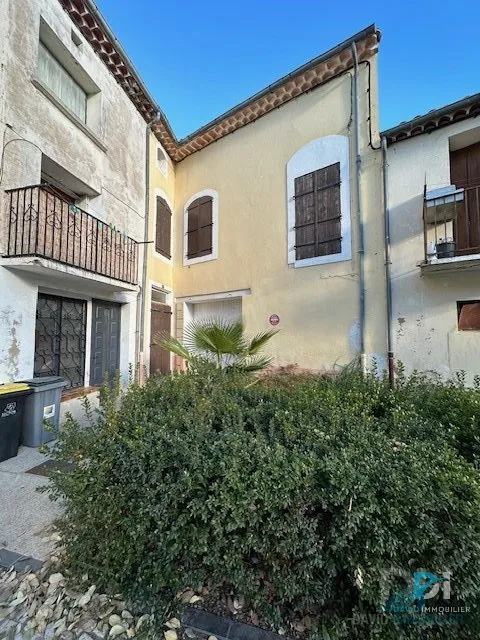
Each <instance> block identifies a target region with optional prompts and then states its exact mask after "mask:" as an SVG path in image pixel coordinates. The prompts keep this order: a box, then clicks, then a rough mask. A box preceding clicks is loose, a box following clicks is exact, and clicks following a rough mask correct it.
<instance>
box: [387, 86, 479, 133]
mask: <svg viewBox="0 0 480 640" xmlns="http://www.w3.org/2000/svg"><path fill="white" fill-rule="evenodd" d="M478 115H480V93H476V94H474V95H472V96H467V97H466V98H462V99H461V100H458V101H457V102H453V103H452V104H447V105H446V106H444V107H441V108H440V109H433V110H432V111H429V112H428V113H425V114H424V115H422V116H416V117H415V118H413V119H412V120H409V121H408V122H401V123H400V124H398V125H397V126H395V127H392V128H391V129H387V130H386V131H384V132H383V133H382V134H381V135H382V137H385V138H386V139H387V144H389V145H391V144H394V143H395V142H401V141H402V140H408V139H409V138H413V137H415V136H419V135H422V134H424V133H431V132H432V131H435V130H436V129H441V128H442V127H447V126H448V125H450V124H453V123H455V122H460V121H461V120H466V119H467V118H475V117H476V116H478Z"/></svg>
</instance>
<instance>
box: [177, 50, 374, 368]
mask: <svg viewBox="0 0 480 640" xmlns="http://www.w3.org/2000/svg"><path fill="white" fill-rule="evenodd" d="M376 77H377V76H376V61H375V60H372V93H371V97H372V105H373V111H372V128H373V134H374V142H375V141H376V142H377V143H378V137H377V112H376V105H377V86H376ZM360 102H361V111H360V120H361V155H362V162H363V168H362V177H361V180H362V197H363V207H364V221H365V241H366V260H365V270H366V290H367V323H366V324H367V330H366V350H367V352H368V354H370V355H378V357H379V358H381V359H382V358H383V356H384V353H385V310H384V308H385V304H384V279H383V244H382V234H383V219H382V197H381V185H382V183H381V158H380V153H379V152H378V151H373V150H372V149H371V148H370V147H369V146H368V126H367V115H368V114H367V68H366V66H365V65H362V66H361V82H360ZM353 131H354V129H353V123H352V120H351V79H350V76H349V75H344V76H342V77H339V78H336V79H334V80H332V81H330V82H329V83H328V84H326V85H324V86H323V87H320V88H318V89H316V90H314V91H312V92H311V93H308V94H305V95H302V96H301V97H299V98H297V99H295V100H293V101H291V102H289V103H288V104H286V105H285V106H283V107H281V108H280V109H277V110H275V111H273V112H271V113H269V114H267V115H265V116H264V117H262V118H260V119H259V120H258V121H256V122H254V123H252V124H250V125H248V126H246V127H244V128H242V129H240V130H238V131H236V132H235V133H233V134H231V135H229V136H227V137H225V138H223V139H221V140H219V141H218V142H215V143H214V144H211V145H210V146H208V147H206V148H205V149H204V150H202V151H200V152H197V153H195V154H193V155H192V156H190V157H188V158H186V159H185V160H183V161H182V162H180V163H179V164H178V165H177V168H176V181H175V247H174V290H175V295H176V296H177V297H185V296H191V295H206V294H216V293H221V292H226V291H232V290H239V289H250V290H251V294H250V295H245V296H244V297H243V318H244V321H245V323H246V326H247V329H248V330H249V331H250V332H251V333H256V332H259V331H264V330H267V329H269V328H270V325H269V322H268V319H269V316H270V315H271V314H274V313H275V314H278V315H279V316H280V324H279V326H278V328H279V329H280V333H279V334H278V335H277V336H276V337H275V338H274V340H273V341H272V342H271V343H270V353H271V354H272V355H273V356H274V358H275V364H277V365H285V364H291V363H297V364H299V365H300V366H302V367H308V368H314V369H320V368H328V369H329V368H331V367H332V366H334V365H335V363H339V364H345V363H348V362H350V361H351V360H352V359H353V358H354V357H355V355H356V353H357V348H358V307H359V304H358V290H359V289H358V255H357V237H356V231H355V228H356V191H355V160H354V144H353V137H352V135H353ZM334 134H337V135H338V134H341V135H347V136H348V137H349V138H350V178H351V179H350V182H351V184H350V194H351V216H352V228H353V232H354V235H353V247H352V259H351V260H348V261H345V262H337V263H334V264H325V265H317V266H311V267H304V268H293V267H292V266H289V265H288V264H287V198H286V165H287V162H288V160H289V159H290V158H291V157H292V156H293V154H295V153H296V152H297V151H298V150H299V149H300V148H301V147H303V146H304V145H305V144H307V143H309V142H310V141H312V140H314V139H316V138H320V137H323V136H328V135H334ZM204 189H214V190H216V191H217V192H218V201H219V221H218V233H219V248H218V259H216V260H213V261H210V262H204V263H201V264H194V265H191V266H183V234H184V229H183V207H184V204H185V202H186V201H187V200H188V199H189V198H190V197H192V196H193V195H194V194H195V193H197V192H199V191H203V190H204Z"/></svg>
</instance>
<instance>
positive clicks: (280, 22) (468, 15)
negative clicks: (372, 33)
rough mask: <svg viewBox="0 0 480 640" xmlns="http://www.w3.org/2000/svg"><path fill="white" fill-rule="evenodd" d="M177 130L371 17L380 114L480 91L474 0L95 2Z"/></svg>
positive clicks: (412, 111) (404, 116) (479, 9)
mask: <svg viewBox="0 0 480 640" xmlns="http://www.w3.org/2000/svg"><path fill="white" fill-rule="evenodd" d="M97 6H98V7H99V8H100V10H101V11H102V13H103V15H104V17H105V18H106V19H107V21H108V22H109V24H110V26H111V27H112V28H113V30H114V32H115V34H116V35H117V37H118V38H119V40H120V42H121V43H122V44H123V46H124V48H125V49H126V51H127V53H128V54H129V56H130V58H131V59H132V61H133V62H134V64H135V66H136V67H137V69H138V71H139V72H140V74H141V76H142V77H143V79H144V81H145V83H146V85H147V86H148V88H149V90H150V92H151V93H152V94H153V96H154V97H155V98H156V99H157V102H158V103H159V104H160V106H161V108H162V109H163V110H164V112H165V113H166V115H167V117H168V118H169V120H170V122H171V124H172V126H173V129H174V131H175V133H176V134H177V136H178V137H183V136H185V135H187V134H188V133H191V132H192V131H194V130H195V129H197V128H198V127H200V126H202V125H203V124H205V123H207V122H208V121H209V120H212V119H213V118H215V117H216V116H218V115H220V114H221V113H222V112H224V111H226V110H227V109H229V108H231V107H233V106H234V105H236V104H237V103H239V102H241V101H242V100H244V99H245V98H248V97H249V96H250V95H252V94H254V93H256V92H257V91H259V90H260V89H263V88H264V87H265V86H267V85H268V84H270V83H271V82H273V81H275V80H277V79H278V78H279V77H281V76H283V75H285V74H287V73H289V72H290V71H292V70H293V69H294V68H296V67H298V66H300V65H302V64H304V63H305V62H307V61H308V60H310V59H311V58H314V57H315V56H317V55H319V54H320V53H323V52H324V51H326V50H327V49H329V48H330V47H332V46H334V45H336V44H338V43H339V42H341V41H342V40H345V39H347V38H348V37H350V36H351V35H353V34H354V33H356V32H357V31H360V30H361V29H363V28H365V27H366V26H368V25H369V24H371V23H372V22H375V23H376V25H377V27H379V28H380V29H381V31H382V41H381V43H380V56H379V84H380V122H381V128H382V129H386V128H389V127H391V126H394V125H395V124H398V123H399V122H401V121H402V120H409V119H411V118H412V117H414V116H415V115H418V114H422V113H425V112H427V111H429V110H430V109H434V108H438V107H441V106H443V105H445V104H448V103H449V102H454V101H455V100H458V99H460V98H463V97H464V96H466V95H470V94H472V93H477V92H479V91H480V64H479V53H480V52H479V48H478V42H479V25H480V3H479V2H478V0H476V1H474V0H463V1H462V2H461V3H459V2H458V1H457V2H453V1H451V0H437V1H436V2H433V1H432V0H416V1H414V0H406V1H403V2H401V1H397V2H392V0H382V1H380V0H374V1H369V0H367V1H366V2H352V1H351V0H346V1H344V2H340V1H338V0H337V1H336V2H335V1H334V2H328V3H327V2H325V1H324V0H316V1H314V0H242V1H241V2H238V1H234V0H224V1H223V2H221V1H220V0H204V1H202V0H171V1H170V2H164V1H162V0H137V1H136V2H135V3H133V2H132V1H131V0H97Z"/></svg>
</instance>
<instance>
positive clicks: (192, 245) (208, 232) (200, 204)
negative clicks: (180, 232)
mask: <svg viewBox="0 0 480 640" xmlns="http://www.w3.org/2000/svg"><path fill="white" fill-rule="evenodd" d="M212 251H213V198H212V197H211V196H202V197H201V198H197V199H196V200H194V201H193V202H192V203H191V204H190V205H189V207H188V209H187V259H188V260H191V259H192V258H201V257H203V256H208V255H210V254H211V253H212Z"/></svg>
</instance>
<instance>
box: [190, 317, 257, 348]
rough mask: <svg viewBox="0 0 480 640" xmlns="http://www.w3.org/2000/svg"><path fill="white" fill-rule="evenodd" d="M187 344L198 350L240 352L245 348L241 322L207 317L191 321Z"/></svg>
mask: <svg viewBox="0 0 480 640" xmlns="http://www.w3.org/2000/svg"><path fill="white" fill-rule="evenodd" d="M184 335H185V340H184V341H185V344H186V345H188V347H189V348H190V349H194V350H196V351H210V352H214V353H217V354H218V353H225V354H232V355H235V354H239V353H242V352H243V350H244V349H245V341H244V339H243V325H242V323H241V322H228V321H226V320H223V321H217V320H215V319H214V318H207V319H204V320H200V321H198V322H195V321H193V322H191V323H190V324H189V325H188V326H187V327H186V329H185V334H184Z"/></svg>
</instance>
